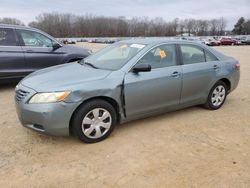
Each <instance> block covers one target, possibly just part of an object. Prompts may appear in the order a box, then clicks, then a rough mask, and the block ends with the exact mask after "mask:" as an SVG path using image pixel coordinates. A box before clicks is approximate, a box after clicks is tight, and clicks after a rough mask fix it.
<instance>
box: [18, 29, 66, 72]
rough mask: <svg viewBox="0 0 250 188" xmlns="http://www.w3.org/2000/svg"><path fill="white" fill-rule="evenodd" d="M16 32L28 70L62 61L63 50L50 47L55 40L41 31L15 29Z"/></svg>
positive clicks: (31, 70)
mask: <svg viewBox="0 0 250 188" xmlns="http://www.w3.org/2000/svg"><path fill="white" fill-rule="evenodd" d="M17 34H18V36H19V38H20V40H21V43H22V49H23V51H24V54H25V60H26V62H27V68H28V70H29V71H30V72H33V71H36V70H38V69H42V68H46V67H50V66H54V65H58V64H61V63H62V60H63V52H61V51H60V49H57V50H53V47H52V46H53V43H54V42H56V41H53V40H52V39H50V38H49V37H47V36H45V35H43V34H42V33H39V32H36V31H30V30H25V29H17Z"/></svg>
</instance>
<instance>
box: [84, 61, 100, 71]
mask: <svg viewBox="0 0 250 188" xmlns="http://www.w3.org/2000/svg"><path fill="white" fill-rule="evenodd" d="M84 64H85V65H89V66H91V67H93V68H94V69H98V67H96V66H95V65H93V64H92V63H89V62H84Z"/></svg>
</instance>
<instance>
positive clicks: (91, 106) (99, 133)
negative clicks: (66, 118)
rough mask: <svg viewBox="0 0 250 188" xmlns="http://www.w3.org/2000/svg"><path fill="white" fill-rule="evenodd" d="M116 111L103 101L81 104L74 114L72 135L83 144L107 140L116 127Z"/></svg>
mask: <svg viewBox="0 0 250 188" xmlns="http://www.w3.org/2000/svg"><path fill="white" fill-rule="evenodd" d="M116 119H117V118H116V111H115V109H114V107H113V106H112V105H111V104H110V103H108V102H106V101H104V100H93V101H89V102H87V103H85V104H83V105H82V106H81V107H80V108H79V109H78V110H77V111H76V113H75V114H74V116H73V119H72V126H73V129H74V133H75V134H76V135H77V136H78V137H79V139H80V140H81V141H83V142H85V143H95V142H99V141H102V140H103V139H105V138H107V137H108V136H109V135H110V134H111V132H112V131H113V129H114V127H115V125H116Z"/></svg>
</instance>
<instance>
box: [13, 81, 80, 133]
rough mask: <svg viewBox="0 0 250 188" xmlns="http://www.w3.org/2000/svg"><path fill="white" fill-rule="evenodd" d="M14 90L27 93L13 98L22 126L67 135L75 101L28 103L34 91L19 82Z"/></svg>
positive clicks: (75, 104) (42, 131)
mask: <svg viewBox="0 0 250 188" xmlns="http://www.w3.org/2000/svg"><path fill="white" fill-rule="evenodd" d="M16 90H22V91H25V92H27V93H28V94H27V95H26V96H25V97H23V98H22V99H21V100H17V98H15V101H16V111H17V114H18V118H19V120H20V122H21V123H22V125H23V126H24V127H27V128H30V129H33V130H35V131H38V132H41V133H46V134H50V135H56V136H68V135H69V124H70V119H71V116H72V114H73V112H74V110H75V109H76V108H77V106H78V104H77V103H65V102H58V103H48V104H28V103H27V101H28V100H29V99H30V97H31V96H33V95H34V94H35V93H36V91H34V90H32V89H30V88H28V87H25V86H23V85H21V84H19V87H18V88H17V89H16ZM16 92H17V91H16Z"/></svg>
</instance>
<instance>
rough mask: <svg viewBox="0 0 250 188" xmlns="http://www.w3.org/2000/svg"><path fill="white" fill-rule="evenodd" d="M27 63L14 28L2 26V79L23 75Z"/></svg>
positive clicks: (0, 73)
mask: <svg viewBox="0 0 250 188" xmlns="http://www.w3.org/2000/svg"><path fill="white" fill-rule="evenodd" d="M26 73H27V70H26V64H25V61H24V54H23V51H22V48H21V47H20V46H19V45H18V41H17V37H16V34H15V30H14V29H13V28H3V27H0V79H3V78H10V77H16V78H19V77H23V76H24V75H26Z"/></svg>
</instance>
